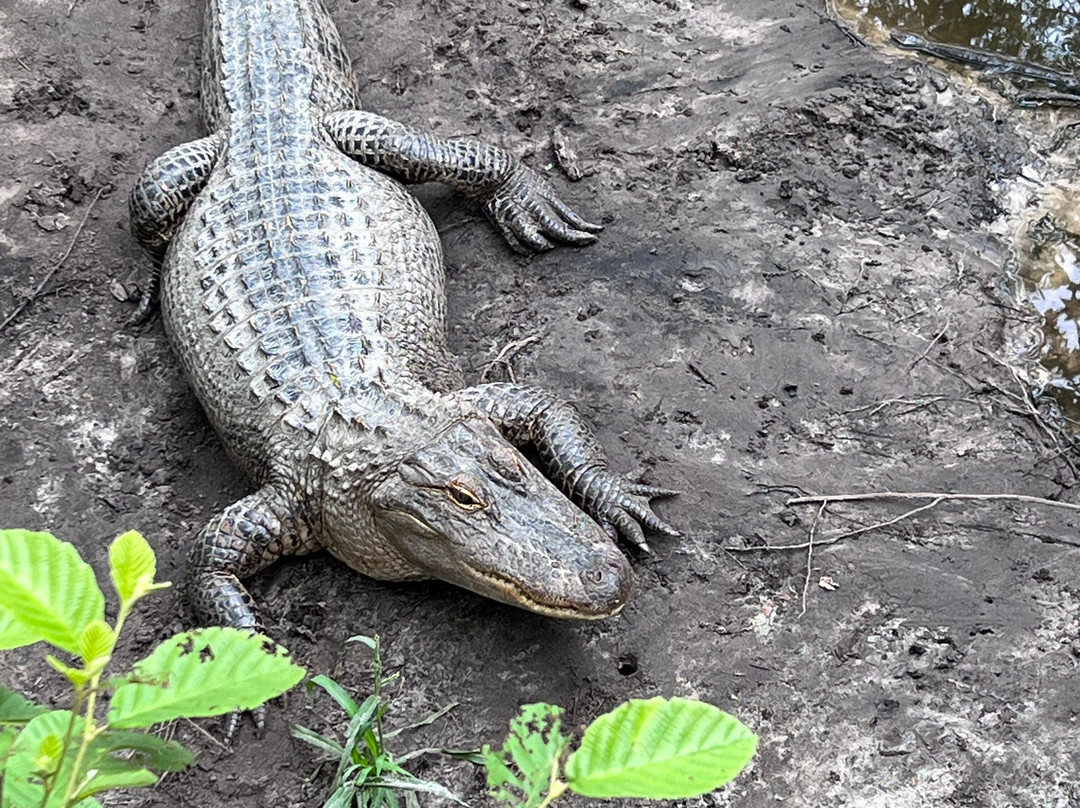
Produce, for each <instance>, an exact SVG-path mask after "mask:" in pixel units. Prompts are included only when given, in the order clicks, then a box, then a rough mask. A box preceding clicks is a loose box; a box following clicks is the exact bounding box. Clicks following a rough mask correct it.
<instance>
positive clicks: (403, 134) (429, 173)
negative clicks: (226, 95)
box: [324, 110, 602, 253]
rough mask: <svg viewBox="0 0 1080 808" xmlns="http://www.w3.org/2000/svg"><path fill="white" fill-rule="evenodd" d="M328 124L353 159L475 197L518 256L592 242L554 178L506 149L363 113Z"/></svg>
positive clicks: (330, 118) (335, 117)
mask: <svg viewBox="0 0 1080 808" xmlns="http://www.w3.org/2000/svg"><path fill="white" fill-rule="evenodd" d="M324 125H325V127H326V130H327V132H328V133H329V135H330V137H331V138H332V139H333V140H334V142H335V143H337V145H338V147H339V148H340V149H341V150H342V151H343V152H345V154H347V155H349V156H350V157H352V158H353V159H355V160H357V161H358V162H360V163H363V164H364V165H366V166H370V167H371V168H376V169H378V170H380V171H384V172H386V173H387V174H391V175H392V176H394V177H397V178H398V179H400V180H402V181H404V182H442V183H444V184H446V185H448V186H450V187H451V188H453V189H455V190H458V191H461V192H462V193H464V194H466V195H468V196H472V197H475V198H476V199H478V200H479V201H480V202H481V203H482V204H483V206H484V211H485V212H486V213H487V215H488V218H490V219H491V221H492V222H493V223H494V224H495V226H496V227H497V228H498V230H499V232H500V233H502V235H503V237H504V238H505V239H506V241H507V242H508V243H509V244H510V246H511V247H513V248H514V249H515V250H517V251H518V252H522V253H528V252H539V251H543V250H550V249H551V248H552V247H553V246H554V245H553V244H552V243H551V240H552V239H554V240H555V241H561V242H564V243H567V244H576V245H582V244H590V243H592V242H593V241H595V240H596V234H597V233H598V232H599V231H600V230H601V229H602V227H601V226H600V225H596V224H591V223H589V222H587V221H585V220H584V219H582V218H581V217H580V216H578V214H576V213H575V212H574V211H573V210H571V209H570V207H569V206H567V204H566V203H565V202H563V201H562V200H561V199H559V197H558V196H557V195H556V194H555V190H554V189H553V188H552V187H551V185H549V184H548V182H547V180H545V179H544V178H543V177H541V176H540V175H539V174H537V173H536V172H535V171H533V170H532V169H531V168H529V167H528V166H526V165H525V164H524V163H522V162H521V161H520V160H518V159H517V158H515V157H513V156H511V155H510V154H508V153H507V152H506V151H505V150H504V149H500V148H499V147H498V146H492V145H489V144H487V143H484V142H482V141H479V140H476V139H475V138H471V137H456V138H437V137H434V136H432V135H428V134H425V133H423V132H420V131H417V130H415V129H411V128H410V127H408V126H405V125H404V124H401V123H398V122H397V121H392V120H389V119H387V118H383V117H382V116H379V115H373V114H372V113H370V112H363V111H361V110H347V111H344V112H332V113H330V114H328V115H327V116H326V117H325V118H324Z"/></svg>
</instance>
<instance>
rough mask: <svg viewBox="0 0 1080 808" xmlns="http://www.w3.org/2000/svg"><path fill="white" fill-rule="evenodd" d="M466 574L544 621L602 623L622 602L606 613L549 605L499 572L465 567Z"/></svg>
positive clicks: (558, 602)
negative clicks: (547, 618)
mask: <svg viewBox="0 0 1080 808" xmlns="http://www.w3.org/2000/svg"><path fill="white" fill-rule="evenodd" d="M469 571H470V572H472V573H474V574H475V575H476V576H477V577H478V578H480V579H482V580H483V581H484V582H485V583H487V584H488V585H489V586H490V587H493V588H495V589H497V590H499V591H500V592H503V593H504V595H505V597H504V598H503V601H504V602H505V603H509V604H511V605H513V606H519V607H521V608H523V609H528V610H529V611H531V612H536V613H537V614H542V615H544V616H545V617H559V618H562V619H564V620H603V619H604V618H607V617H614V616H615V615H617V614H618V613H619V612H621V611H622V610H623V606H625V605H626V601H625V600H624V601H622V602H620V603H617V604H615V606H614V607H613V608H610V609H599V608H596V607H595V606H590V605H588V604H585V603H575V602H573V601H570V600H567V599H559V600H555V601H553V600H552V599H550V598H545V597H544V596H543V595H541V594H540V593H537V592H535V591H534V590H531V589H529V588H528V587H525V586H522V585H521V584H520V583H519V582H517V581H515V580H513V579H511V578H510V577H508V576H506V575H503V574H502V573H499V572H494V571H489V570H482V569H478V568H477V567H474V566H472V565H471V564H470V565H469Z"/></svg>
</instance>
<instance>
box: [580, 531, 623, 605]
mask: <svg viewBox="0 0 1080 808" xmlns="http://www.w3.org/2000/svg"><path fill="white" fill-rule="evenodd" d="M581 584H582V586H583V587H584V590H585V594H586V599H587V601H588V603H590V604H591V605H592V607H593V608H594V609H595V611H596V612H597V613H598V614H604V615H611V614H615V613H617V612H618V611H619V610H620V609H622V607H623V605H624V604H625V603H626V601H627V599H628V598H629V597H630V590H631V589H632V588H633V586H634V573H633V572H632V571H631V569H630V564H629V562H628V561H627V560H626V556H624V555H623V554H622V552H621V551H620V550H619V549H618V548H617V547H611V549H610V551H609V552H605V553H604V554H602V555H600V556H598V557H597V558H596V560H595V561H593V562H592V563H591V564H589V566H587V567H586V568H585V569H584V570H582V572H581Z"/></svg>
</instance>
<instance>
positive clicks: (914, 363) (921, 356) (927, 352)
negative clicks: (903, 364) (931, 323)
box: [908, 318, 952, 373]
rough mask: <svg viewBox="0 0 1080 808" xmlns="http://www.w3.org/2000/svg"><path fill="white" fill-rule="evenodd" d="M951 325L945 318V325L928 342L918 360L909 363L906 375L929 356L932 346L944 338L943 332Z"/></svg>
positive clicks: (950, 321)
mask: <svg viewBox="0 0 1080 808" xmlns="http://www.w3.org/2000/svg"><path fill="white" fill-rule="evenodd" d="M951 325H952V320H950V319H948V318H946V319H945V325H944V326H942V328H941V330H940V331H938V333H937V335H936V336H935V337H934V338H933V339H932V340H930V344H929V345H927V346H926V350H925V351H923V352H922V353H921V354H919V356H918V358H917V359H916V360H915V361H914V362H912V363H911V367H909V368H908V373H911V371H913V370H915V366H916V365H917V364H919V363H920V362H921V361H923V360H924V359H926V357H927V356H929V355H930V351H932V350H933V349H934V346H935V345H937V344H938V340H939V339H941V338H942V337H944V336H945V332H946V331H948V330H949V326H951Z"/></svg>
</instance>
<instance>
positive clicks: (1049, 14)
mask: <svg viewBox="0 0 1080 808" xmlns="http://www.w3.org/2000/svg"><path fill="white" fill-rule="evenodd" d="M829 4H830V9H831V11H832V12H833V13H834V14H835V15H836V16H838V17H840V18H841V19H843V20H844V21H845V22H846V23H847V24H848V25H850V26H852V27H853V28H854V29H855V30H856V31H857V32H858V33H859V34H860V35H862V36H863V37H865V38H867V39H869V40H871V41H875V42H884V41H886V40H887V39H888V36H889V33H890V32H894V31H907V32H910V33H914V34H917V35H919V36H921V37H924V38H926V39H929V40H930V41H932V42H937V43H941V44H946V45H961V46H964V47H969V48H977V49H979V50H983V51H991V52H994V53H997V54H1000V55H1002V56H1005V57H1011V58H1013V59H1020V60H1023V61H1024V62H1028V63H1032V64H1036V65H1042V66H1045V67H1048V68H1050V69H1052V70H1055V71H1058V72H1060V73H1064V74H1073V75H1076V74H1080V58H1078V57H1080V0H970V1H969V2H962V1H961V0H937V1H936V2H934V1H933V0H829ZM956 68H957V69H958V70H959V69H962V68H961V67H960V66H959V65H956ZM1014 247H1015V253H1014V254H1015V258H1016V264H1015V270H1016V272H1017V275H1018V276H1019V283H1018V284H1017V286H1018V288H1017V295H1018V296H1019V297H1020V298H1021V299H1022V300H1023V301H1025V302H1026V303H1027V305H1028V306H1029V307H1030V308H1031V309H1033V310H1034V314H1035V320H1036V324H1037V328H1035V329H1032V331H1031V332H1030V341H1029V342H1028V344H1027V345H1026V346H1025V349H1024V353H1026V354H1027V355H1028V356H1030V357H1031V358H1033V359H1035V360H1037V361H1038V363H1039V364H1040V365H1042V367H1043V369H1044V372H1043V373H1041V374H1040V376H1041V379H1040V382H1041V384H1042V387H1043V389H1044V391H1045V392H1046V393H1049V394H1051V395H1053V397H1054V398H1055V399H1056V400H1057V402H1058V405H1059V408H1060V410H1061V414H1062V416H1063V417H1064V418H1065V421H1066V423H1067V424H1068V425H1069V427H1070V428H1071V429H1072V431H1074V432H1080V188H1078V187H1077V186H1076V185H1075V184H1073V183H1071V182H1069V183H1066V184H1059V185H1054V186H1053V187H1051V188H1049V189H1047V190H1046V192H1045V195H1044V197H1043V199H1042V202H1041V204H1040V206H1039V210H1038V212H1037V213H1036V214H1035V215H1033V216H1032V218H1031V220H1030V221H1029V222H1028V223H1027V225H1025V226H1024V227H1023V228H1022V229H1021V232H1020V233H1019V236H1018V239H1017V242H1016V244H1015V245H1014Z"/></svg>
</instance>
